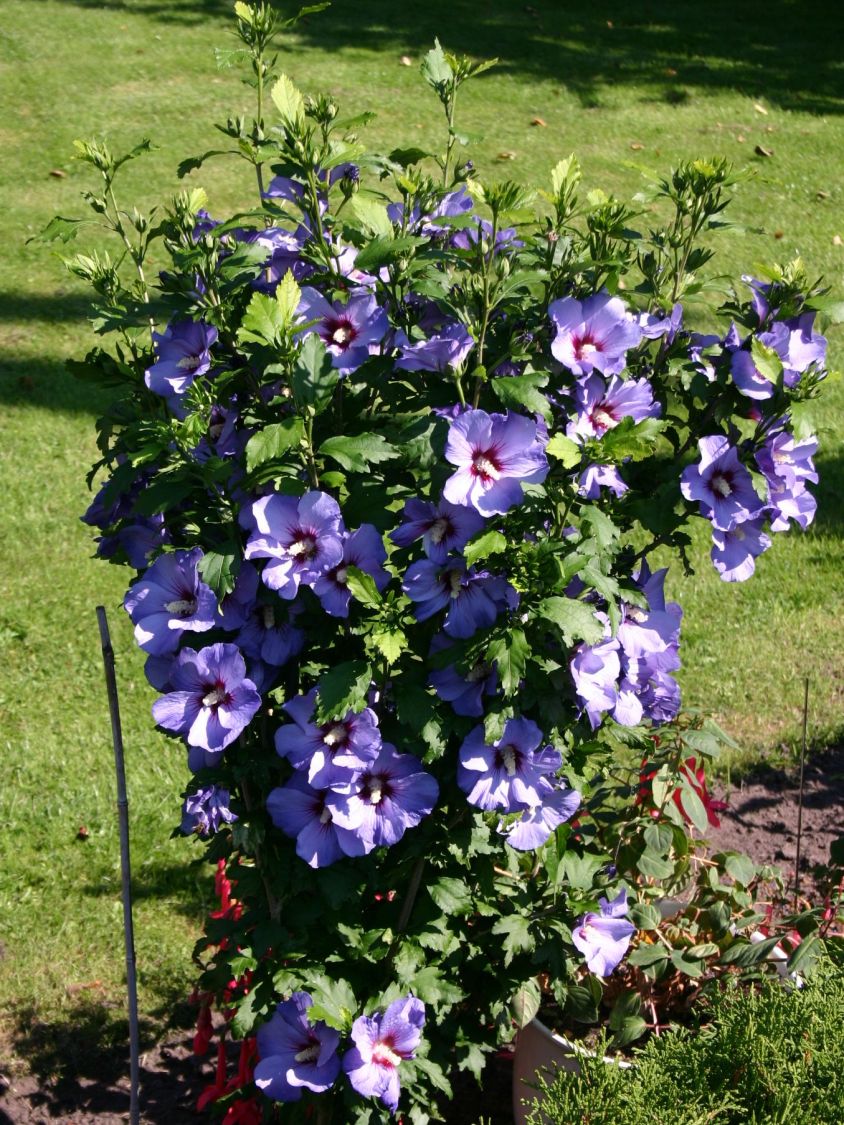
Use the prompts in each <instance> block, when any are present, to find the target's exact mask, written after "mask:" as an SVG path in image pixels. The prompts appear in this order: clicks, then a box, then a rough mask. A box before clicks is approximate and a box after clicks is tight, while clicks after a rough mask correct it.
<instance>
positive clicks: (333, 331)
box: [324, 319, 358, 349]
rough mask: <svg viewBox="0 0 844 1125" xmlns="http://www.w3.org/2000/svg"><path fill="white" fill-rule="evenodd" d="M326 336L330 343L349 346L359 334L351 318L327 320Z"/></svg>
mask: <svg viewBox="0 0 844 1125" xmlns="http://www.w3.org/2000/svg"><path fill="white" fill-rule="evenodd" d="M324 334H325V337H327V342H328V343H329V344H335V345H336V346H337V347H338V348H343V349H345V348H347V347H348V346H349V344H351V343H352V341H353V340H354V339H355V337H356V336H357V334H358V333H357V329H356V328H355V326H354V325H353V324H352V322H351V321H350V320H345V319H343V320H327V321H326V322H325V328H324Z"/></svg>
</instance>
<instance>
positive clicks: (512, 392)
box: [490, 371, 551, 420]
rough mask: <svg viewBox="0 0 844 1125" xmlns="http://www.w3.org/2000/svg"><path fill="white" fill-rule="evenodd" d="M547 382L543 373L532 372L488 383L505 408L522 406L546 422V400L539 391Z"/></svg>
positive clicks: (548, 407) (547, 414)
mask: <svg viewBox="0 0 844 1125" xmlns="http://www.w3.org/2000/svg"><path fill="white" fill-rule="evenodd" d="M547 382H548V375H547V373H546V372H544V371H532V372H529V373H528V374H525V375H503V376H500V377H499V378H497V379H493V380H492V382H491V383H490V386H491V387H492V389H493V391H494V392H495V394H496V395H497V396H498V400H499V402H502V403H503V404H504V405H505V406H523V407H525V409H526V410H529V411H530V412H531V414H541V415H542V416H543V418H545V419H546V420H547V419H548V418H550V417H551V408H550V406H549V405H548V399H547V398H546V397H545V395H544V394H542V392H541V391H540V390H539V388H540V387H544V386H545V385H546V384H547Z"/></svg>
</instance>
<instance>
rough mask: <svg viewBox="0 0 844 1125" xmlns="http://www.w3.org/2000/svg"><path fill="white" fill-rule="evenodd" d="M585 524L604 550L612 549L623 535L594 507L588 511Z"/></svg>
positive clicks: (606, 516)
mask: <svg viewBox="0 0 844 1125" xmlns="http://www.w3.org/2000/svg"><path fill="white" fill-rule="evenodd" d="M583 522H584V524H586V525H587V526H589V527H590V528H591V529H592V534H593V535H594V536H595V541H596V542H597V544H598V546H599V547H600V548H601V549H602V550H603V549H606V548H607V547H611V546H612V545H613V543H614V542H615V541H616V539H618V537H619V535H620V534H621V532H620V531H619V529H618V528H617V527H616V525H615V524H614V523H613V522H612V520H611V519H610V517H609V516H608V515H607V514H606V513H605V512H602V511H601V509H600V508H596V507H594V506H592V507H591V508H588V509H587V510H586V514H585V515H584V517H583ZM582 573H583V572H582V571H581V574H582Z"/></svg>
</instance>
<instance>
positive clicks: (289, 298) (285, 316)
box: [275, 270, 302, 328]
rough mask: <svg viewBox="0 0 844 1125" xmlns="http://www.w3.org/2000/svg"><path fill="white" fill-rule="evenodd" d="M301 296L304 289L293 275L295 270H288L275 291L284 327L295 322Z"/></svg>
mask: <svg viewBox="0 0 844 1125" xmlns="http://www.w3.org/2000/svg"><path fill="white" fill-rule="evenodd" d="M301 297H302V290H301V289H300V288H299V286H298V284H297V282H296V278H295V277H294V276H293V271H292V270H288V271H287V273H286V274H285V275H284V277H283V278H282V279H281V282H280V283H279V286H278V288H277V289H276V291H275V299H276V301H277V302H278V307H279V311H280V312H281V323H282V327H283V328H290V326H291V325H292V324H293V318H294V317H295V315H296V310H297V309H298V307H299V301H300V300H301Z"/></svg>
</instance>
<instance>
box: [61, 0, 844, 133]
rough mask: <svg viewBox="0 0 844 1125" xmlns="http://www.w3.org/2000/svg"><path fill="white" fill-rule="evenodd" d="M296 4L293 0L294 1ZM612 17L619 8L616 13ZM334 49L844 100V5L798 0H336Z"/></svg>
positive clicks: (289, 8) (224, 15) (806, 107)
mask: <svg viewBox="0 0 844 1125" xmlns="http://www.w3.org/2000/svg"><path fill="white" fill-rule="evenodd" d="M64 2H65V3H68V4H72V5H74V6H76V7H80V8H96V9H98V10H100V11H101V10H102V9H104V8H105V9H112V10H114V11H120V12H126V13H135V14H138V15H145V16H149V17H150V18H152V19H154V20H158V21H160V22H161V23H162V24H167V23H171V24H182V25H185V24H195V23H199V22H207V21H208V20H209V18H218V19H220V20H221V23H222V22H223V21H226V22H227V21H228V20H229V18H230V12H231V4H230V2H229V0H204V2H200V0H179V2H178V3H175V4H174V3H172V2H171V0H64ZM298 6H299V5H298V4H289V5H286V6H285V8H284V10H285V11H286V12H289V13H292V12H294V11H295V10H296V8H297V7H298ZM608 17H611V18H608ZM297 30H298V32H299V35H300V38H302V39H303V40H304V41H305V42H306V43H308V44H310V45H312V46H314V47H318V48H320V49H322V50H324V49H325V48H326V47H331V48H333V49H338V50H340V49H343V48H351V49H356V50H361V49H365V50H367V51H383V52H394V53H395V54H396V55H399V54H402V53H405V52H408V53H412V54H414V55H416V56H418V55H419V54H420V53H421V52H422V51H423V50H425V49H427V47H429V46H430V45H431V44H432V42H433V39H434V36H439V37H440V39H441V40H442V41H443V43H444V44H445V45H446V46H447V47H448V49H450V50H452V51H455V52H459V53H466V54H469V55H472V56H473V57H476V58H477V57H480V58H493V57H496V56H497V57H498V58H499V59H500V65H499V67H498V68H497V73H502V72H503V73H510V74H517V75H519V76H521V77H526V78H534V79H544V80H550V81H552V82H554V83H555V84H557V85H558V86H560V87H565V88H566V89H568V90H570V91H571V92H572V93H574V94H575V95H576V96H577V97H578V98H579V99H580V101H581V102H582V104H584V105H585V106H596V105H599V104H600V100H601V91H602V89H603V88H605V87H607V86H621V85H625V86H631V87H636V88H637V89H638V90H641V89H642V88H644V89H645V91H646V95H645V96H646V97H653V98H656V99H660V100H667V101H668V102H670V103H675V104H677V103H680V102H682V101H684V100H685V99H686V97H687V96H688V91H689V88H694V89H697V90H704V91H718V90H725V89H728V90H737V91H739V92H741V93H743V94H746V95H747V96H748V97H754V98H765V99H767V100H769V101H770V102H772V103H773V104H775V105H778V106H781V107H782V108H784V109H794V110H803V111H807V112H812V113H841V112H844V82H843V81H842V80H843V79H844V73H842V69H841V59H840V43H841V41H842V38H844V6H842V5H840V4H837V5H835V4H825V5H823V6H822V8H821V10H820V11H818V12H817V13H815V14H813V13H812V12H811V11H810V10H807V9H806V8H804V7H802V6H801V5H799V4H797V3H795V2H794V0H746V2H745V3H742V4H736V3H735V2H734V0H710V2H709V3H708V4H706V6H705V7H702V6H701V5H699V4H677V3H676V2H669V0H644V2H643V3H640V4H636V5H633V4H626V5H600V4H594V3H586V2H585V0H575V2H573V3H567V4H566V5H564V6H563V5H561V4H560V3H559V0H533V2H532V3H531V4H525V3H524V2H523V0H490V2H489V3H487V4H485V5H483V6H481V5H479V4H478V3H477V2H476V0H429V2H428V3H427V4H425V5H418V4H414V5H409V4H397V3H395V0H333V2H332V5H331V8H330V9H329V10H328V11H326V12H321V13H318V14H317V15H314V16H311V17H308V18H307V19H305V20H304V21H303V22H302V23H301V24H300V25H299V27H298V29H297ZM396 61H398V60H396Z"/></svg>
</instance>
